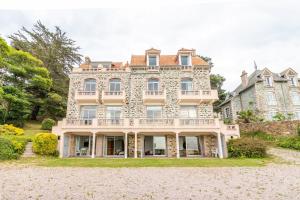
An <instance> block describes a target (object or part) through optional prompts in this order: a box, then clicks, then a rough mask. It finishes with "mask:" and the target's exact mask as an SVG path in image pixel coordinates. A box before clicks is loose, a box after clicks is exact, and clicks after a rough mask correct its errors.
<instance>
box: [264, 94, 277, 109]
mask: <svg viewBox="0 0 300 200" xmlns="http://www.w3.org/2000/svg"><path fill="white" fill-rule="evenodd" d="M266 97H267V104H268V106H276V105H277V104H278V102H277V99H276V95H275V93H274V92H271V91H268V92H267V95H266ZM270 97H271V98H270Z"/></svg>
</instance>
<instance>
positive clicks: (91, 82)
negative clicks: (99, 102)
mask: <svg viewBox="0 0 300 200" xmlns="http://www.w3.org/2000/svg"><path fill="white" fill-rule="evenodd" d="M93 86H94V87H93ZM96 88H97V81H96V79H94V78H87V79H84V82H83V91H85V92H95V91H96Z"/></svg>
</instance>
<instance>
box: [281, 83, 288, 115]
mask: <svg viewBox="0 0 300 200" xmlns="http://www.w3.org/2000/svg"><path fill="white" fill-rule="evenodd" d="M280 88H281V93H282V96H283V104H284V111H285V114H286V115H287V108H286V101H285V95H284V92H283V87H282V83H280Z"/></svg>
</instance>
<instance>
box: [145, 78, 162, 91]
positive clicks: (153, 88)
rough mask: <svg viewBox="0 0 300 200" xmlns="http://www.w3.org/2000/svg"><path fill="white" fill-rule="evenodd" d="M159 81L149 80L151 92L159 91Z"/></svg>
mask: <svg viewBox="0 0 300 200" xmlns="http://www.w3.org/2000/svg"><path fill="white" fill-rule="evenodd" d="M158 84H159V81H158V79H154V78H153V79H149V80H148V90H149V91H158Z"/></svg>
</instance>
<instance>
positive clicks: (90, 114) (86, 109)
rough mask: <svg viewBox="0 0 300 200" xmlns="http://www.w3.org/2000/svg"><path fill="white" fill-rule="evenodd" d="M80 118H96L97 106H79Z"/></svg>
mask: <svg viewBox="0 0 300 200" xmlns="http://www.w3.org/2000/svg"><path fill="white" fill-rule="evenodd" d="M80 109H81V111H80V116H81V118H82V119H94V118H96V112H97V106H81V108H80Z"/></svg>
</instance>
